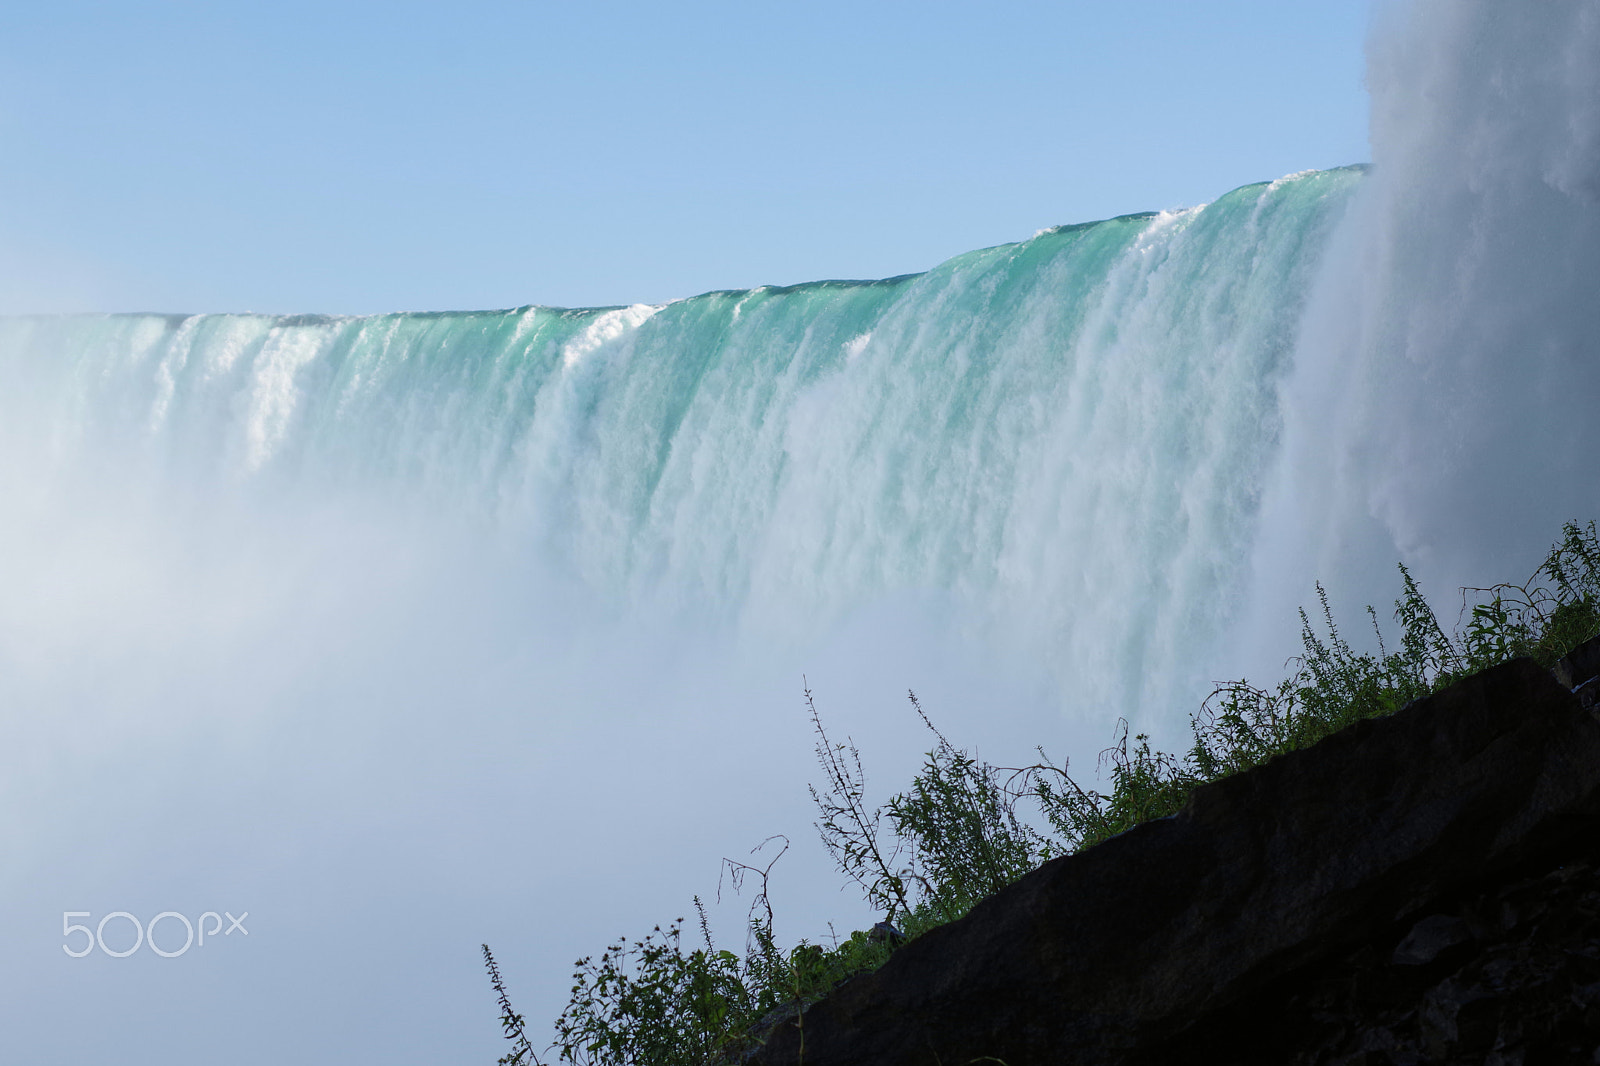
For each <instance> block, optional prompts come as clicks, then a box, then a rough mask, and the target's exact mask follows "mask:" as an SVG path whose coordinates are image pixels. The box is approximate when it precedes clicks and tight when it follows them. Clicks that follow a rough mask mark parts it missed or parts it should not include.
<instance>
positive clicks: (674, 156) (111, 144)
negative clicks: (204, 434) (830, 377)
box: [0, 0, 1368, 313]
mask: <svg viewBox="0 0 1600 1066" xmlns="http://www.w3.org/2000/svg"><path fill="white" fill-rule="evenodd" d="M1367 14H1368V4H1367V2H1366V0H1338V2H1325V3H1319V4H1314V5H1312V4H1293V5H1289V4H1282V3H1267V2H1256V0H1209V2H1207V3H1196V2H1194V0H1125V2H1122V3H1117V4H1107V3H1105V2H1104V0H1094V2H1056V3H1028V2H1015V0H989V2H986V3H983V4H978V3H944V2H928V0H923V2H918V3H909V2H899V0H886V2H876V3H869V4H860V3H854V4H852V3H843V2H835V0H822V2H814V3H810V4H807V5H803V6H802V5H795V4H782V5H780V4H759V3H758V4H750V3H737V4H736V3H721V2H689V3H680V4H675V5H670V4H659V3H656V4H644V3H633V2H605V0H601V2H590V3H584V4H581V5H573V4H556V3H547V2H544V0H522V2H500V3H471V2H467V3H456V4H451V5H443V4H420V3H408V2H397V3H385V4H381V5H380V4H366V3H359V4H358V3H315V4H312V3H300V2H278V3H272V4H266V3H229V4H214V3H213V4H203V3H140V4H132V3H74V2H71V0H68V2H59V3H54V4H49V5H41V4H22V3H18V2H11V3H7V4H5V5H3V6H0V312H12V313H14V312H25V311H59V310H118V311H121V310H161V311H244V310H254V311H275V312H291V311H323V312H334V313H363V312H375V311H388V310H423V309H426V310H443V309H454V308H482V307H505V306H515V305H520V304H526V303H543V304H551V305H567V306H581V305H594V304H614V303H629V302H636V301H648V302H659V301H663V300H668V299H672V298H675V297H681V296H688V295H692V294H694V293H697V292H703V291H706V290H710V289H717V288H733V287H746V286H751V285H757V284H767V283H772V284H785V283H792V282H799V281H806V280H811V279H816V278H823V277H881V276H887V275H892V274H899V273H907V272H910V271H916V270H921V269H925V268H927V267H929V266H932V265H933V264H935V263H937V262H939V261H940V260H942V259H945V258H948V257H949V256H951V255H954V254H957V253H959V252H962V251H966V250H968V249H971V248H975V247H981V246H984V245H990V244H996V243H1000V242H1003V241H1008V240H1016V239H1019V238H1023V237H1027V236H1028V235H1029V234H1031V233H1033V232H1034V231H1036V230H1038V229H1040V228H1042V227H1045V226H1049V225H1054V224H1059V223H1066V222H1078V221H1086V220H1090V219H1095V218H1103V217H1107V216H1110V215H1116V214H1122V213H1126V212H1132V211H1139V210H1147V209H1154V208H1162V207H1173V206H1180V205H1189V204H1194V203H1199V202H1204V201H1207V200H1210V199H1214V198H1215V197H1216V196H1218V195H1220V194H1221V193H1223V192H1225V191H1227V190H1228V189H1230V188H1233V187H1235V186H1237V185H1240V184H1244V183H1246V182H1250V181H1256V180H1262V179H1268V178H1274V177H1278V176H1281V175H1282V174H1285V173H1289V172H1293V171H1297V170H1303V169H1309V168H1320V167H1329V166H1337V165H1340V164H1344V163H1352V162H1359V161H1364V160H1366V159H1367V156H1368V149H1367V101H1366V95H1365V92H1364V91H1363V89H1362V85H1361V77H1362V65H1363V55H1362V46H1363V41H1364V36H1365V29H1366V23H1367Z"/></svg>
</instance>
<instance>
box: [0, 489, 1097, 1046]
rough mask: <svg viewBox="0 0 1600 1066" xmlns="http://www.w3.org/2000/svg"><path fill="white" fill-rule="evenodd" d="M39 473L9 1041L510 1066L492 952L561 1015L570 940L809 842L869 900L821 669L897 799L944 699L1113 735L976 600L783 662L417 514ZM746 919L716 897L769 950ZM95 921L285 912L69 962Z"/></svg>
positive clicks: (656, 911) (646, 914)
mask: <svg viewBox="0 0 1600 1066" xmlns="http://www.w3.org/2000/svg"><path fill="white" fill-rule="evenodd" d="M27 480H28V479H27V476H26V475H25V474H21V473H19V472H18V471H17V470H16V469H14V468H13V469H10V470H9V471H8V476H7V478H6V479H5V481H6V485H5V488H6V490H7V492H8V498H9V499H12V500H27V499H31V500H32V501H33V505H32V506H31V508H29V509H28V510H27V511H26V512H19V511H18V510H15V509H13V510H10V511H8V514H10V515H11V516H13V517H15V518H17V519H18V520H17V521H14V522H12V521H8V522H7V523H5V525H4V526H3V527H0V560H3V562H0V581H3V582H4V587H5V588H6V589H7V590H8V596H7V598H6V600H5V603H4V606H3V608H0V634H3V637H4V641H3V644H4V646H5V647H6V648H7V649H8V655H7V660H6V662H5V664H4V670H3V671H0V707H4V708H5V712H4V717H3V718H0V729H3V743H0V760H3V762H0V782H3V785H0V789H3V793H0V802H3V803H4V805H5V808H6V809H7V810H11V811H13V812H26V816H25V817H14V818H11V819H8V820H7V821H6V824H5V828H4V830H3V836H0V846H3V847H4V848H5V851H6V854H7V855H8V861H7V864H6V868H5V872H4V874H3V875H0V897H3V899H4V906H5V909H6V912H7V913H8V914H11V915H13V916H15V919H14V920H12V921H9V922H8V923H7V927H8V937H7V955H8V957H9V958H11V959H13V960H16V963H15V964H14V965H9V966H7V967H6V968H5V970H4V974H3V986H0V995H3V996H4V997H5V1000H6V1002H7V1003H8V1004H9V1005H10V1010H11V1011H12V1012H14V1013H12V1015H11V1017H12V1018H13V1019H15V1020H14V1021H12V1022H11V1023H10V1024H8V1025H7V1026H6V1028H5V1031H4V1033H3V1035H0V1049H3V1052H4V1056H5V1057H6V1058H7V1060H15V1061H34V1062H46V1061H67V1060H69V1059H82V1058H90V1057H100V1058H104V1059H107V1060H110V1061H163V1062H206V1061H218V1060H219V1059H221V1058H225V1059H226V1060H227V1061H230V1062H263V1063H264V1062H281V1061H284V1060H285V1058H288V1057H293V1058H303V1059H305V1060H306V1061H335V1060H346V1061H348V1060H355V1061H367V1060H372V1059H379V1058H381V1059H384V1060H386V1061H395V1062H418V1063H421V1062H455V1061H461V1062H466V1061H483V1060H485V1059H486V1058H489V1059H492V1057H493V1056H494V1055H495V1054H498V1053H499V1049H498V1048H497V1029H496V1026H495V1021H494V1005H493V999H492V995H491V994H490V992H489V990H488V985H487V983H486V979H485V978H484V976H483V974H482V971H481V960H480V959H479V957H478V954H477V945H478V944H479V943H481V942H484V941H488V942H489V943H491V944H492V945H493V946H494V947H495V948H496V950H497V951H498V952H499V954H500V956H501V960H502V965H503V968H504V969H505V971H506V973H507V975H508V978H509V979H510V980H511V981H512V982H513V988H514V989H515V990H516V991H517V992H518V997H517V1001H518V1006H519V1009H521V1010H523V1011H525V1012H526V1013H527V1014H528V1016H529V1018H530V1021H532V1022H533V1023H535V1024H536V1025H537V1026H539V1027H540V1028H541V1029H542V1027H543V1026H544V1025H545V1024H547V1023H548V1021H549V1020H550V1019H552V1018H553V1017H554V1015H555V1013H556V1012H557V1011H558V1010H559V1008H560V1006H561V1004H562V1003H563V1002H564V999H565V991H566V986H567V984H568V981H567V975H568V973H569V972H570V970H569V967H570V964H571V962H572V960H573V959H575V958H577V957H578V956H579V955H582V954H589V953H591V952H593V951H596V950H598V949H599V948H601V947H603V946H604V943H605V942H606V940H607V938H609V937H613V936H618V935H622V934H627V935H640V934H642V933H643V932H645V931H647V930H648V929H649V928H650V927H651V926H653V925H654V924H656V923H658V922H664V921H666V920H669V919H671V918H674V917H678V916H679V915H680V914H681V913H686V912H687V911H688V910H689V905H690V900H691V897H692V896H693V895H694V894H697V893H698V894H700V895H702V896H703V897H705V898H707V899H708V900H710V899H712V898H713V897H714V896H715V895H716V891H717V885H718V872H719V871H718V860H719V858H720V857H721V856H722V855H730V856H740V855H743V854H744V853H745V852H746V851H747V849H748V848H750V847H751V846H753V845H755V844H757V843H759V842H760V841H761V840H763V839H764V838H766V837H767V836H769V835H770V834H772V833H778V832H785V833H787V834H789V836H790V837H791V838H792V839H793V841H794V843H795V848H794V852H793V853H792V854H791V855H790V856H788V857H787V858H786V859H785V860H784V861H783V862H782V863H781V864H780V866H779V867H778V869H777V871H776V879H775V889H776V893H777V898H778V902H779V922H780V928H782V929H783V930H784V931H785V933H786V935H789V936H791V937H793V938H799V937H800V936H810V937H813V938H815V937H818V936H825V935H826V934H827V931H828V927H827V923H828V922H829V921H834V922H836V923H843V925H848V924H849V923H851V922H854V923H855V924H856V925H860V924H861V923H863V922H867V921H869V920H870V919H871V916H870V915H868V914H866V913H864V911H863V909H862V907H861V906H860V904H859V902H858V901H857V900H856V899H855V897H854V896H853V895H850V894H843V895H841V894H840V893H839V891H838V887H839V885H838V878H837V877H836V875H835V874H834V873H833V872H832V869H831V864H830V863H829V861H828V860H827V858H826V856H824V855H822V854H821V853H820V850H819V848H818V847H817V846H816V844H815V843H814V841H813V839H812V837H813V835H814V834H813V831H812V830H811V827H810V821H811V816H810V812H809V809H808V808H809V802H810V801H809V798H808V797H807V796H806V794H805V785H806V782H807V781H809V780H813V779H815V777H816V772H815V769H814V766H813V765H812V755H811V745H812V737H811V735H810V731H809V729H810V727H809V723H808V722H807V720H806V718H805V711H804V705H803V701H802V677H801V675H802V673H803V672H809V676H810V681H811V684H812V685H813V686H814V688H815V689H816V691H817V699H818V702H819V706H820V707H821V708H822V709H823V711H824V713H825V714H826V716H827V721H828V722H829V723H830V725H831V726H832V727H833V728H834V729H836V730H837V731H838V732H839V733H840V735H841V736H842V735H844V734H845V733H849V734H851V735H853V736H854V737H855V739H856V740H857V742H858V743H859V744H860V745H861V747H862V749H863V751H864V753H865V754H866V756H867V759H868V765H869V770H870V772H871V773H872V774H873V778H874V781H875V782H876V783H877V784H878V785H879V786H880V787H881V788H884V789H887V788H888V787H890V786H891V785H893V784H897V783H899V782H901V781H904V780H907V779H908V778H909V775H910V773H911V772H912V771H913V769H914V766H915V763H916V761H917V758H918V756H919V752H920V751H921V749H922V748H923V747H925V746H926V742H925V739H924V738H923V737H922V736H921V735H920V730H921V726H920V725H919V724H918V723H917V722H916V720H915V718H914V717H913V715H912V714H911V712H910V709H909V707H908V706H907V704H906V701H905V694H904V690H905V688H906V687H909V686H912V685H915V686H916V687H918V688H919V689H920V690H921V691H922V694H923V696H924V699H925V700H926V702H927V703H928V705H929V706H930V708H931V709H933V710H934V712H935V713H939V712H940V711H941V710H942V711H944V712H945V715H946V724H947V725H948V726H950V727H951V729H952V732H953V733H955V734H956V735H960V736H964V737H967V738H969V739H971V740H973V741H974V742H976V743H979V744H980V745H981V746H982V748H983V750H984V751H985V752H986V753H991V754H992V755H994V756H995V757H998V756H999V755H1000V754H1001V753H1002V752H1004V753H1006V754H1007V755H1008V756H1012V755H1015V756H1016V757H1024V756H1026V755H1027V754H1028V752H1029V750H1030V749H1029V745H1031V744H1032V743H1035V742H1037V741H1039V740H1041V739H1043V740H1047V741H1048V740H1052V739H1056V740H1061V741H1062V742H1063V744H1069V745H1078V743H1079V742H1080V741H1081V740H1083V739H1084V738H1080V737H1070V736H1069V735H1068V731H1066V730H1064V729H1063V728H1062V724H1061V722H1060V721H1059V719H1058V717H1057V715H1056V714H1055V713H1054V707H1053V705H1052V704H1051V702H1050V698H1049V693H1048V684H1047V681H1046V679H1045V678H1044V677H1043V676H1034V677H1032V678H1031V680H1030V678H1029V677H1028V676H1027V672H1026V671H1020V672H1019V671H1017V670H1016V669H1015V668H1016V666H1017V665H1018V664H1017V663H998V662H988V663H985V662H980V661H976V657H975V656H974V654H973V652H972V651H971V649H970V646H969V645H968V644H966V643H964V642H963V640H962V639H961V637H962V634H961V633H960V632H959V627H956V626H951V625H949V624H947V623H946V622H943V621H941V619H945V618H948V617H949V616H950V612H951V610H952V609H953V608H954V605H953V604H952V603H951V602H950V601H949V600H948V598H940V597H906V598H903V599H901V600H900V601H898V602H882V603H879V604H877V605H873V606H869V607H867V608H865V609H864V610H863V611H862V612H860V613H859V614H858V615H857V616H856V617H855V618H853V619H850V620H847V621H846V622H844V623H843V624H842V625H841V626H839V627H838V628H837V629H836V630H834V631H833V632H832V633H831V634H830V635H829V636H827V637H825V638H822V639H821V640H819V641H813V642H811V643H810V644H807V645H801V646H789V647H777V646H775V645H774V644H772V643H771V642H768V641H764V640H761V639H757V638H752V637H750V636H748V635H741V634H740V633H739V632H737V631H735V630H733V629H731V628H729V627H723V628H722V629H720V630H719V629H718V628H717V627H716V626H714V625H710V624H707V625H701V626H693V625H685V624H684V622H683V619H682V617H681V616H678V617H675V618H673V619H651V618H647V617H641V616H640V615H639V613H638V612H637V611H630V612H627V615H626V617H623V616H622V612H621V611H620V608H619V605H618V604H616V603H614V602H611V603H607V602H603V601H602V600H601V599H600V598H598V597H596V595H595V594H594V592H593V591H592V590H590V589H586V588H585V587H583V586H582V585H581V584H580V583H577V582H573V581H571V580H570V579H563V578H562V577H561V576H559V575H552V574H548V573H544V574H541V573H539V572H538V567H537V565H536V564H534V563H531V562H529V561H528V560H527V559H525V558H520V557H519V555H518V552H517V551H516V545H515V544H508V543H506V542H504V541H503V540H497V539H496V538H495V537H494V536H493V535H492V534H490V533H488V532H486V531H485V530H484V529H482V528H481V527H477V526H473V525H471V524H470V523H462V522H459V521H456V520H454V519H449V518H437V517H429V516H426V515H423V514H419V513H418V512H417V511H416V509H414V508H410V509H408V508H402V507H396V506H394V505H392V504H391V503H386V502H381V501H373V500H367V501H361V502H357V501H352V500H351V499H349V498H348V497H340V498H337V499H333V498H324V499H320V500H312V499H308V498H306V496H305V494H294V493H290V494H287V495H279V496H277V497H275V498H274V499H272V500H271V502H270V506H269V505H267V504H266V503H265V502H264V501H262V500H261V499H259V498H251V497H248V496H246V497H235V498H233V499H231V500H229V501H228V502H220V501H219V499H218V497H217V496H216V495H211V494H208V495H206V496H204V497H203V498H202V499H199V500H197V499H196V498H194V497H193V496H190V495H188V494H187V493H186V491H185V490H184V489H183V488H182V487H181V486H179V487H172V486H168V487H166V488H152V487H151V486H149V485H142V486H132V487H126V488H123V489H119V488H118V487H117V486H116V485H115V484H112V483H110V482H111V481H113V480H117V479H105V478H100V477H98V476H93V475H79V476H72V477H62V476H59V475H58V476H56V477H53V478H52V479H51V482H50V485H49V489H50V491H49V492H43V491H39V490H40V486H38V485H34V486H32V487H31V489H30V487H29V486H28V485H27ZM224 499H226V497H225V496H224ZM1030 686H1031V687H1030ZM980 723H982V724H981V725H980ZM1093 739H1094V741H1095V742H1099V741H1100V740H1101V738H1100V737H1099V736H1096V737H1094V738H1093ZM747 904H748V900H746V901H744V902H743V903H741V902H740V901H739V900H737V899H735V898H733V897H732V896H731V895H730V896H729V897H728V898H727V900H726V902H725V904H724V905H723V906H721V907H716V906H713V913H714V915H715V916H716V917H717V920H718V924H719V928H720V929H721V930H722V931H723V933H724V935H726V936H728V937H729V938H731V939H732V941H733V943H734V946H737V943H738V940H739V938H740V936H741V933H740V929H741V925H742V922H741V919H742V915H743V907H744V906H745V905H747ZM83 910H88V911H90V912H91V913H92V915H93V918H92V919H91V922H92V921H97V920H98V919H99V918H100V917H101V916H102V915H105V914H107V913H110V912H112V911H117V910H125V911H129V912H131V913H133V914H134V915H136V916H138V917H140V919H141V920H148V919H149V918H150V917H151V916H153V915H155V914H156V913H158V912H160V911H165V910H173V911H178V912H180V913H182V914H185V915H187V916H189V917H191V918H194V917H196V916H198V915H199V914H201V913H202V912H204V911H208V910H214V911H218V912H221V911H223V910H228V911H231V912H232V913H233V914H234V915H239V914H241V913H242V912H243V911H249V913H250V917H249V919H248V920H247V921H246V923H245V924H246V926H247V927H248V929H249V931H250V932H249V936H248V939H246V938H245V937H244V936H242V935H241V934H239V933H234V934H233V935H232V936H231V937H226V938H224V937H217V938H214V939H212V940H211V941H209V942H208V943H207V944H206V945H205V946H204V947H203V948H192V949H191V950H189V951H188V952H187V953H186V954H185V955H183V956H182V957H179V958H172V959H164V958H160V957H156V956H153V955H151V954H150V952H149V951H148V950H141V951H140V952H138V953H136V954H135V955H133V956H130V957H128V958H123V959H117V958H108V957H105V956H103V955H102V954H101V953H100V952H99V951H96V952H94V953H93V954H91V955H90V956H89V957H86V958H81V959H78V958H69V957H67V956H66V955H65V953H64V952H63V951H62V948H61V944H62V936H61V929H60V921H61V917H60V916H61V912H63V911H83ZM119 921H120V920H119ZM843 925H842V926H841V931H842V932H848V928H844V927H843ZM850 927H854V926H850ZM115 929H116V926H115V924H114V925H113V926H112V927H110V928H109V929H108V933H107V935H108V937H109V936H111V935H112V932H113V931H114V930H115ZM163 935H164V937H165V938H166V940H165V943H166V945H167V946H168V947H169V948H170V947H175V946H176V944H175V943H174V940H173V938H176V939H177V941H178V942H181V930H178V928H177V926H176V925H174V924H173V923H172V922H171V921H170V920H169V921H168V922H167V924H166V925H165V926H164V927H163ZM130 936H131V934H130ZM119 943H120V942H119ZM71 944H72V945H73V946H74V947H76V946H77V940H76V939H74V940H72V941H71ZM114 946H115V945H114ZM24 960H25V961H24ZM85 1019H92V1020H91V1021H86V1020H85Z"/></svg>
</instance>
